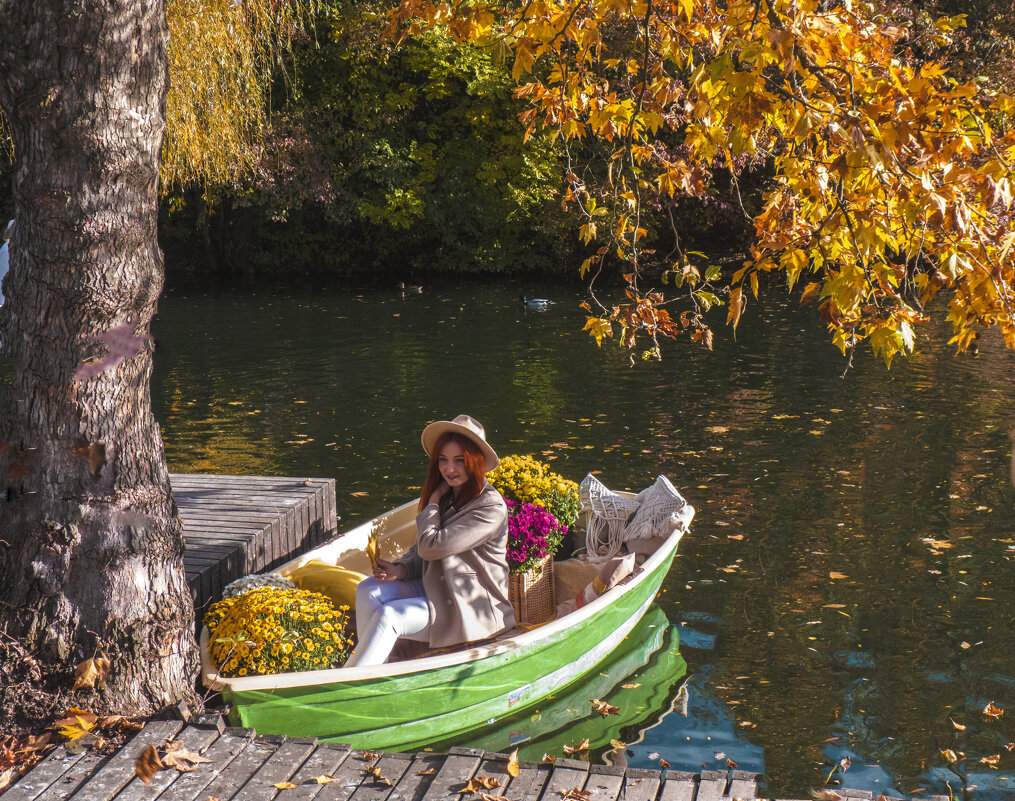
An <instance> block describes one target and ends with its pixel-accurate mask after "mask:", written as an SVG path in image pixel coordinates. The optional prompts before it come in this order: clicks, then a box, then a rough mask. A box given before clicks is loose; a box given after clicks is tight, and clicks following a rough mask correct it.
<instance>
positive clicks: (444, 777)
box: [423, 748, 484, 801]
mask: <svg viewBox="0 0 1015 801" xmlns="http://www.w3.org/2000/svg"><path fill="white" fill-rule="evenodd" d="M483 756H484V754H483V752H482V751H480V750H478V749H476V748H452V749H451V751H450V753H448V756H447V757H446V758H445V760H444V764H443V765H441V767H440V770H438V771H437V775H436V776H434V779H433V782H431V784H430V787H429V788H428V789H427V791H426V793H425V794H424V795H423V801H457V799H459V798H461V794H460V793H459V792H458V791H459V790H461V789H462V788H463V787H465V785H466V784H468V782H469V779H471V778H472V777H473V776H475V775H476V769H477V768H478V767H479V765H480V763H481V762H482V761H483Z"/></svg>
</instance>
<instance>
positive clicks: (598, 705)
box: [589, 698, 620, 718]
mask: <svg viewBox="0 0 1015 801" xmlns="http://www.w3.org/2000/svg"><path fill="white" fill-rule="evenodd" d="M589 702H590V703H591V704H592V709H593V710H594V711H596V712H598V713H599V714H600V715H601V716H602V717H604V718H605V717H609V716H610V715H619V714H620V707H619V706H611V705H610V704H608V703H606V701H600V700H599V699H598V698H590V699H589Z"/></svg>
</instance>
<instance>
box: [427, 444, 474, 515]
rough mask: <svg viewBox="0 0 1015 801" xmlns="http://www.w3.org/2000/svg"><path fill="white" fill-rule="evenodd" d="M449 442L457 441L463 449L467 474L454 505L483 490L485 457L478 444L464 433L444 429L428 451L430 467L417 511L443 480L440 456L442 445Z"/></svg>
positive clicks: (462, 504) (461, 504)
mask: <svg viewBox="0 0 1015 801" xmlns="http://www.w3.org/2000/svg"><path fill="white" fill-rule="evenodd" d="M449 442H456V443H458V444H459V445H460V446H461V448H462V451H463V454H464V460H465V471H466V472H467V473H468V474H469V478H468V480H467V481H466V482H465V483H464V484H462V488H461V489H460V490H459V491H458V497H457V498H456V502H457V503H456V505H457V506H458V507H459V508H461V507H462V506H464V505H465V504H467V503H468V502H469V501H471V500H472V499H473V498H475V497H476V496H477V495H479V493H480V492H482V490H483V484H484V482H485V481H486V457H485V456H484V455H483V452H482V451H481V450H480V449H479V446H478V445H477V444H476V443H475V442H473V441H472V440H471V439H470V438H469V437H467V436H465V435H464V434H458V433H456V432H454V431H445V432H444V433H443V434H441V435H440V436H439V437H437V441H436V442H435V443H434V445H433V448H432V449H431V451H430V467H429V469H428V470H427V473H426V481H424V482H423V491H422V492H421V493H420V495H419V511H421V512H422V511H423V509H424V508H425V507H426V505H427V503H428V502H429V500H430V496H431V495H432V494H433V491H434V490H435V489H437V487H438V485H439V484H440V483H441V482H442V481H443V480H444V476H442V475H441V468H440V456H441V451H442V450H444V446H445V445H447V444H448V443H449Z"/></svg>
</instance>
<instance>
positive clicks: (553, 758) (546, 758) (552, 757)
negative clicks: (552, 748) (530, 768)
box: [543, 754, 557, 765]
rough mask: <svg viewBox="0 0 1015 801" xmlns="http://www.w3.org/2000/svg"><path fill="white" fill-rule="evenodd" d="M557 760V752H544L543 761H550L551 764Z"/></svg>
mask: <svg viewBox="0 0 1015 801" xmlns="http://www.w3.org/2000/svg"><path fill="white" fill-rule="evenodd" d="M556 761H557V755H556V754H543V762H548V763H550V764H551V765H552V764H553V763H554V762H556Z"/></svg>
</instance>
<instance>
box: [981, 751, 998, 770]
mask: <svg viewBox="0 0 1015 801" xmlns="http://www.w3.org/2000/svg"><path fill="white" fill-rule="evenodd" d="M1000 761H1001V755H1000V754H993V755H992V756H985V757H980V762H982V763H983V764H984V765H990V766H991V767H994V766H995V765H997V763H998V762H1000Z"/></svg>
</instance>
